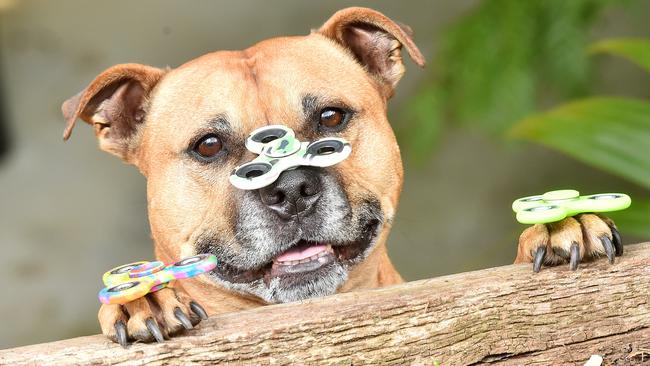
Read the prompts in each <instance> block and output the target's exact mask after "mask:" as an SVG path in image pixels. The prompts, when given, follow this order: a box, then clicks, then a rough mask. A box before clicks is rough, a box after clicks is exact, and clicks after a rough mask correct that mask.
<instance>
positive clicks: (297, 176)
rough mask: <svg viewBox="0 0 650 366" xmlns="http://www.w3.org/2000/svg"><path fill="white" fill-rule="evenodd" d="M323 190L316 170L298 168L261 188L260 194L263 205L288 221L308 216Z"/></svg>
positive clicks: (283, 173) (288, 171)
mask: <svg viewBox="0 0 650 366" xmlns="http://www.w3.org/2000/svg"><path fill="white" fill-rule="evenodd" d="M321 190H322V183H321V179H320V177H319V176H318V172H317V171H316V170H315V169H309V168H297V169H294V170H287V171H285V172H282V174H280V176H279V177H278V179H277V180H276V181H275V182H273V183H272V184H270V185H268V186H266V187H264V188H260V189H259V192H260V198H261V200H262V203H264V204H265V205H267V206H268V207H269V208H270V209H271V210H273V211H275V213H277V214H278V216H280V217H281V218H283V219H285V220H288V219H291V218H292V217H294V216H297V215H303V216H304V215H308V214H309V213H310V211H311V209H312V208H313V206H314V204H315V203H316V201H318V198H319V197H320V194H321Z"/></svg>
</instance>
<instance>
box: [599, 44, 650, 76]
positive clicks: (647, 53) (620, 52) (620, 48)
mask: <svg viewBox="0 0 650 366" xmlns="http://www.w3.org/2000/svg"><path fill="white" fill-rule="evenodd" d="M589 50H590V51H591V52H592V53H609V54H612V55H617V56H621V57H624V58H626V59H628V60H630V61H632V62H633V63H635V64H637V65H639V66H641V67H642V68H644V69H645V70H647V71H649V72H650V41H649V40H647V39H630V38H622V39H621V38H619V39H608V40H604V41H601V42H598V43H596V44H594V45H592V46H591V47H590V48H589Z"/></svg>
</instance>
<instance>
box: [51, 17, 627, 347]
mask: <svg viewBox="0 0 650 366" xmlns="http://www.w3.org/2000/svg"><path fill="white" fill-rule="evenodd" d="M402 48H404V49H405V50H406V53H407V54H408V55H409V56H410V58H411V59H412V60H413V61H414V62H415V64H417V65H419V66H424V64H425V60H424V57H423V56H422V54H421V53H420V51H419V50H418V48H417V46H416V45H415V43H414V42H413V37H412V33H411V31H410V29H409V28H408V27H407V26H405V25H402V24H399V23H397V22H394V21H392V20H391V19H389V18H388V17H386V16H385V15H383V14H381V13H379V12H377V11H374V10H372V9H367V8H359V7H354V8H348V9H344V10H341V11H339V12H337V13H335V14H334V15H333V16H332V17H331V18H330V19H329V20H327V21H326V22H325V23H324V24H323V26H321V27H320V28H319V29H317V30H313V31H312V32H311V33H310V34H309V35H306V36H295V37H281V38H273V39H268V40H264V41H262V42H260V43H258V44H256V45H254V46H252V47H250V48H247V49H245V50H243V51H220V52H214V53H209V54H206V55H204V56H201V57H199V58H197V59H194V60H192V61H189V62H187V63H185V64H184V65H182V66H180V67H177V68H175V69H160V68H155V67H151V66H145V65H139V64H122V65H116V66H113V67H111V68H109V69H107V70H105V71H104V72H102V73H101V74H99V75H98V76H97V77H96V78H95V79H94V80H93V81H92V82H91V83H90V85H88V87H87V88H86V89H84V90H83V91H82V92H80V93H79V94H77V95H75V96H74V97H72V98H70V99H69V100H67V101H66V102H64V104H63V106H62V111H63V115H64V117H65V120H66V122H67V126H66V128H65V131H64V139H68V138H69V137H70V134H71V132H72V129H73V127H74V125H75V121H76V120H77V119H81V120H83V121H85V122H87V123H88V124H90V125H92V126H93V128H94V131H95V135H96V137H97V139H98V142H99V147H100V148H101V149H102V150H104V151H107V152H109V153H111V154H113V155H116V156H118V157H119V158H121V159H122V160H124V161H125V162H127V163H129V164H132V165H134V166H135V167H137V168H138V169H139V170H140V172H141V173H142V174H143V175H144V176H145V177H146V178H147V202H148V214H149V220H150V224H151V233H152V238H153V242H154V250H155V255H156V258H157V259H158V260H161V261H163V262H166V263H171V262H174V261H177V260H178V259H179V258H182V257H186V256H190V255H194V254H199V253H211V254H214V255H215V256H216V257H217V258H218V261H219V264H218V266H217V268H216V269H215V270H213V271H212V272H210V273H209V274H208V275H205V276H199V277H196V278H194V279H191V280H184V281H179V282H177V283H176V284H174V285H173V286H172V287H169V288H165V289H162V290H160V291H157V292H154V293H151V294H149V295H147V296H146V297H144V298H140V299H137V300H134V301H132V302H129V303H127V304H125V305H103V306H102V307H101V308H100V311H99V316H98V317H99V322H100V325H101V329H102V332H103V334H105V335H106V336H107V337H109V338H110V339H112V340H113V341H115V342H117V343H119V344H121V345H122V346H124V347H126V346H127V344H128V342H129V341H143V342H152V341H158V342H163V341H164V339H166V338H169V337H172V336H174V335H176V334H179V333H181V332H182V331H183V330H184V329H190V328H192V327H194V326H196V325H197V323H198V322H199V321H200V320H201V319H205V318H207V317H208V315H213V314H219V313H224V312H232V311H238V310H244V309H250V308H254V307H258V306H263V305H266V304H274V303H284V302H290V301H299V300H304V299H309V298H315V297H321V296H326V295H331V294H334V293H337V292H348V291H355V290H360V289H371V288H377V287H381V286H388V285H394V284H398V283H401V282H402V281H403V280H402V277H400V275H399V273H398V272H397V271H396V269H395V267H394V266H393V264H392V263H391V261H390V259H389V257H388V255H387V250H386V240H387V237H388V233H389V231H390V228H391V224H392V222H393V220H394V218H395V212H396V209H397V204H398V200H399V196H400V191H401V188H402V180H403V168H402V160H401V156H400V149H399V147H398V145H397V141H396V139H395V135H394V133H393V130H392V128H391V125H390V124H389V121H388V120H387V117H386V108H387V102H388V100H389V99H390V98H391V96H392V95H393V93H394V90H395V87H396V86H397V84H398V82H399V80H400V78H401V77H402V75H403V73H404V70H405V69H404V64H403V60H402ZM272 124H283V125H286V126H288V127H290V128H292V129H293V130H294V131H296V136H297V137H298V138H300V139H301V140H303V141H313V140H316V139H319V138H322V137H327V136H336V137H342V138H345V139H346V140H347V141H349V142H350V144H351V146H352V154H351V155H350V157H349V158H348V159H347V160H345V161H343V162H341V163H339V164H337V165H335V166H332V167H328V168H313V167H299V168H297V169H294V170H289V171H285V172H283V173H282V174H281V175H280V177H279V178H278V179H277V180H276V181H275V182H274V183H272V184H271V185H269V186H266V187H263V188H261V189H258V190H251V191H245V190H239V189H236V188H235V187H233V186H232V185H231V184H229V183H228V177H229V175H230V174H231V172H232V171H233V169H234V168H235V167H236V166H239V165H241V164H243V163H245V162H248V161H250V160H252V159H253V158H254V155H253V154H252V153H251V152H248V151H247V150H246V148H245V140H246V137H247V136H248V134H249V133H250V132H251V131H253V130H255V129H256V128H259V127H261V126H265V125H272ZM622 248H623V247H622V244H621V240H620V236H619V234H618V231H617V229H616V226H615V225H614V223H613V222H612V221H611V220H610V219H608V218H606V217H603V216H597V215H593V214H583V215H580V216H576V217H573V218H567V219H564V220H563V221H561V222H558V223H554V224H549V225H535V226H532V227H530V228H528V229H526V230H525V231H524V232H523V234H522V235H521V237H520V240H519V246H518V250H517V256H516V259H515V263H533V269H534V270H535V271H539V269H540V267H541V266H542V265H557V264H560V263H567V262H569V263H570V267H571V269H576V268H577V266H578V263H579V262H580V261H585V260H590V259H592V258H596V257H600V256H604V255H606V256H607V257H608V258H609V260H610V262H612V263H613V261H614V257H615V255H621V254H622V251H623V249H622Z"/></svg>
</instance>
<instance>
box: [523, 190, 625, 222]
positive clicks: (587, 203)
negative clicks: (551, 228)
mask: <svg viewBox="0 0 650 366" xmlns="http://www.w3.org/2000/svg"><path fill="white" fill-rule="evenodd" d="M631 203H632V200H631V199H630V196H628V195H626V194H622V193H600V194H592V195H588V196H581V195H580V192H578V191H576V190H573V189H564V190H559V191H551V192H546V193H544V194H543V195H538V196H529V197H524V198H520V199H518V200H516V201H514V202H513V203H512V210H513V211H515V212H516V213H517V221H519V222H520V223H522V224H546V223H549V222H556V221H560V220H562V219H564V218H565V217H570V216H575V215H577V214H579V213H585V212H610V211H619V210H624V209H626V208H628V207H630V204H631Z"/></svg>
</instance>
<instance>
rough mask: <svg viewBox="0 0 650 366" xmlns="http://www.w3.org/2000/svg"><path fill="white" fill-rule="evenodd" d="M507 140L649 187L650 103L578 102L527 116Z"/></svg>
mask: <svg viewBox="0 0 650 366" xmlns="http://www.w3.org/2000/svg"><path fill="white" fill-rule="evenodd" d="M510 135H511V136H512V137H515V138H521V139H526V140H530V141H533V142H537V143H540V144H542V145H546V146H549V147H551V148H554V149H557V150H560V151H562V152H564V153H566V154H568V155H570V156H572V157H574V158H576V159H578V160H581V161H583V162H586V163H588V164H591V165H593V166H596V167H598V168H601V169H604V170H606V171H608V172H611V173H614V174H617V175H620V176H622V177H624V178H626V179H629V180H630V181H633V182H636V183H638V184H640V185H642V186H644V187H646V188H650V103H648V102H646V101H642V100H632V99H623V98H590V99H585V100H580V101H577V102H573V103H569V104H566V105H564V106H561V107H558V108H555V109H553V110H551V111H549V112H546V113H541V114H537V115H533V116H531V117H528V118H526V119H524V120H522V121H521V122H520V123H518V124H517V125H516V126H515V127H514V128H513V129H512V130H511V131H510ZM647 220H648V219H647V218H646V222H647ZM646 225H647V223H646Z"/></svg>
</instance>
